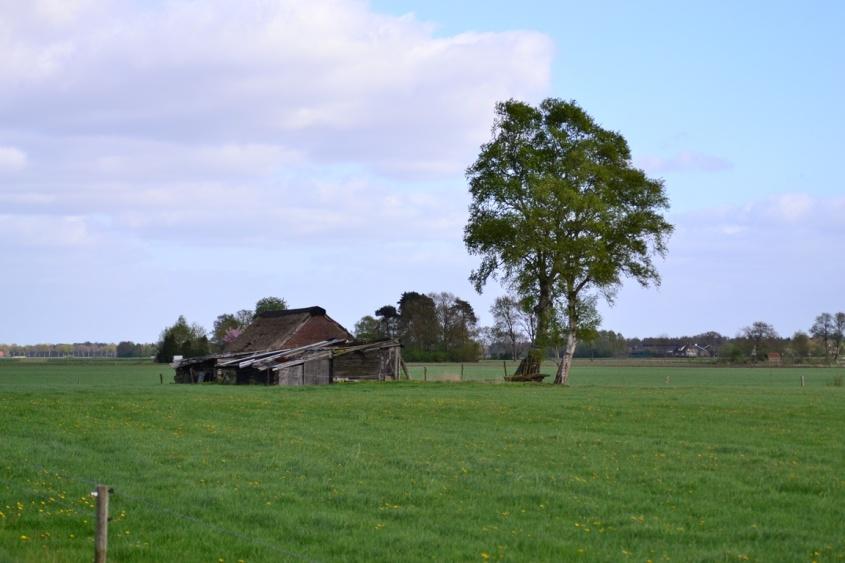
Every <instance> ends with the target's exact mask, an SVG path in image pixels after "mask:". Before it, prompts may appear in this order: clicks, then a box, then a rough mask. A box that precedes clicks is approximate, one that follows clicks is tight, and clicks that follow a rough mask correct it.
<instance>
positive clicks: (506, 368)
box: [502, 360, 508, 377]
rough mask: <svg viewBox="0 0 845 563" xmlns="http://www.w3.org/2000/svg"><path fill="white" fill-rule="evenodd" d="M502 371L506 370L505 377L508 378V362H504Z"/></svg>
mask: <svg viewBox="0 0 845 563" xmlns="http://www.w3.org/2000/svg"><path fill="white" fill-rule="evenodd" d="M502 369H503V370H505V377H507V376H508V361H507V360H502Z"/></svg>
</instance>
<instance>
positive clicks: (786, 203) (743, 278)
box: [604, 193, 845, 336]
mask: <svg viewBox="0 0 845 563" xmlns="http://www.w3.org/2000/svg"><path fill="white" fill-rule="evenodd" d="M843 213H845V197H827V198H825V197H815V196H812V195H809V194H804V193H793V194H780V195H776V196H772V197H770V198H767V199H764V200H757V201H751V202H747V203H745V204H743V205H733V206H723V207H719V208H712V209H704V210H699V211H696V212H689V213H683V214H678V215H676V216H674V217H672V219H671V220H672V221H673V222H675V224H676V226H677V230H676V233H675V235H674V236H673V237H672V239H671V240H670V243H669V254H668V256H667V258H666V260H665V261H664V262H663V263H662V264H660V266H659V270H660V271H661V273H662V275H663V284H662V286H661V287H660V289H659V290H654V289H650V290H640V289H638V288H635V287H633V286H631V287H626V288H625V289H624V290H623V292H622V293H621V294H620V296H619V299H618V300H617V302H616V306H615V307H614V308H612V309H610V310H608V311H606V314H605V315H604V316H605V324H606V326H608V327H610V328H616V329H617V330H621V331H622V332H623V333H625V334H626V336H634V335H639V336H648V335H657V334H661V333H670V334H682V333H687V334H696V333H700V332H704V331H706V330H717V331H719V332H722V333H723V334H727V335H733V334H734V333H736V332H737V331H738V330H739V329H740V328H741V327H743V326H746V325H748V324H750V323H752V322H754V321H757V320H764V321H766V322H770V323H774V325H775V327H776V328H777V329H778V330H779V331H780V332H781V333H782V334H785V335H789V334H792V332H794V331H795V330H798V329H801V328H803V329H805V330H806V328H807V326H809V324H810V322H811V320H812V317H813V316H814V315H816V314H818V313H819V312H821V311H826V310H833V309H836V310H838V308H841V306H842V305H841V303H842V298H841V289H840V286H841V283H839V280H841V279H842V278H843V275H845V270H844V269H843V268H844V267H843V262H842V261H841V260H839V259H838V245H839V244H840V243H841V241H843V240H845V221H842V216H843ZM802 320H803V321H804V322H806V324H807V326H804V325H803V324H800V323H801V321H802Z"/></svg>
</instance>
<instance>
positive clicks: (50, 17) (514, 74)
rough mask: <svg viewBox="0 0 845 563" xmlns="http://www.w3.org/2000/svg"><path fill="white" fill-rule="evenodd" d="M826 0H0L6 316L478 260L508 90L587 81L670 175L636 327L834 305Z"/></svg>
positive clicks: (338, 314)
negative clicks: (470, 233)
mask: <svg viewBox="0 0 845 563" xmlns="http://www.w3.org/2000/svg"><path fill="white" fill-rule="evenodd" d="M843 20H845V5H843V4H841V3H838V2H802V3H795V2H790V3H787V2H742V3H713V2H695V3H680V2H670V1H666V2H637V3H634V2H622V1H619V2H611V1H597V2H589V3H587V2H563V1H540V0H523V1H521V2H510V1H504V0H498V1H491V0H487V1H483V2H482V1H471V0H465V1H462V2H455V1H454V0H451V1H448V2H447V1H440V0H428V1H424V2H423V1H420V0H413V1H412V0H373V1H371V2H366V1H358V0H207V1H203V2H199V1H183V0H171V1H156V2H152V1H141V0H137V1H132V0H33V1H31V2H17V1H13V0H0V274H2V275H0V296H2V299H3V302H2V306H0V342H5V343H18V344H32V343H40V342H74V341H85V340H91V341H105V342H117V341H120V340H133V341H142V342H149V341H154V340H156V339H157V337H158V335H159V333H160V331H161V330H162V328H164V327H165V326H166V325H168V324H172V323H173V322H174V321H175V320H176V318H177V317H178V316H179V315H185V316H186V317H187V318H188V320H189V321H191V322H197V323H200V324H201V325H203V326H205V327H206V328H208V329H210V328H211V326H212V323H213V321H214V319H215V318H216V316H217V315H219V314H221V313H226V312H234V311H236V310H238V309H243V308H251V307H252V306H254V304H255V302H256V301H257V300H258V299H259V298H261V297H264V296H268V295H275V296H279V297H283V298H284V299H286V300H287V302H288V304H289V306H291V307H306V306H311V305H321V306H323V307H325V308H326V309H327V311H328V313H329V315H331V316H332V317H333V318H335V319H336V320H338V321H339V322H341V323H342V324H344V325H345V326H347V327H348V328H352V327H353V325H354V324H355V322H356V321H357V320H358V319H360V318H361V317H362V316H363V315H367V314H372V313H373V312H374V311H375V309H377V308H378V307H380V306H382V305H385V304H389V303H393V304H395V303H396V301H397V300H398V299H399V296H400V295H401V293H402V292H404V291H419V292H431V291H437V292H440V291H449V292H452V293H454V294H456V295H458V296H459V297H462V298H464V299H467V300H468V301H469V302H470V303H471V304H472V305H473V306H474V307H475V309H476V311H477V313H478V314H479V316H480V317H481V321H482V324H489V322H490V315H489V312H488V309H489V307H490V305H491V303H492V302H493V300H494V299H495V297H496V296H498V295H501V294H502V293H503V289H502V288H501V287H499V286H497V285H495V284H491V285H489V286H488V287H487V288H485V290H484V292H483V293H482V294H480V295H479V294H477V293H476V292H475V290H474V289H473V288H472V286H471V285H470V283H469V282H468V279H467V278H468V276H469V274H470V272H471V271H472V269H473V268H474V267H475V266H477V264H478V259H477V258H476V257H471V256H469V255H468V254H467V252H466V250H465V248H464V245H463V242H462V236H463V228H464V225H465V223H466V219H467V206H468V204H469V196H468V193H467V185H466V180H465V178H464V171H465V169H466V167H467V166H468V165H469V164H471V163H472V162H473V161H474V159H475V158H476V157H477V155H478V151H479V147H480V146H481V144H483V143H484V142H486V141H488V140H489V139H490V135H491V126H492V123H493V110H494V105H495V103H496V102H497V101H501V100H505V99H509V98H515V99H520V100H524V101H527V102H530V103H538V102H539V101H541V100H542V99H544V98H546V97H556V98H562V99H573V100H576V101H577V102H578V103H579V104H580V105H581V106H582V107H583V108H584V109H585V110H586V111H587V112H589V113H590V114H591V115H592V116H593V117H594V118H595V119H596V120H597V121H598V122H599V123H600V124H601V125H602V126H604V127H606V128H609V129H613V130H617V131H620V132H621V133H622V134H623V135H624V136H625V138H626V139H627V140H628V142H629V144H630V147H631V150H632V155H633V160H634V163H635V165H636V166H638V167H641V168H643V169H644V170H646V172H647V173H648V174H649V175H650V176H651V177H654V178H662V179H664V181H665V184H666V188H667V193H668V195H669V199H670V202H671V209H670V211H669V213H668V216H669V219H670V221H671V222H672V223H673V224H674V225H675V226H676V231H675V233H674V235H673V236H672V238H671V239H670V241H669V253H668V255H667V257H666V259H664V260H661V261H660V262H659V270H660V272H661V275H662V284H661V286H660V287H659V288H650V289H642V288H639V287H638V286H636V284H632V283H627V284H625V285H624V286H623V287H622V289H621V290H620V291H619V292H618V294H617V297H616V299H615V301H614V303H613V304H612V306H610V305H603V306H602V308H601V313H602V318H603V323H602V326H603V328H605V329H609V330H615V331H618V332H621V333H622V334H624V335H625V336H629V337H633V336H640V337H643V336H657V335H667V334H668V335H692V334H697V333H701V332H705V331H709V330H715V331H718V332H721V333H723V334H726V335H729V336H730V335H734V334H736V333H737V332H738V331H739V330H741V328H742V327H744V326H747V325H750V324H751V323H752V322H754V321H758V320H762V321H766V322H769V323H771V324H773V325H774V327H775V328H776V329H777V330H778V331H779V332H780V333H781V334H782V335H791V334H792V333H793V332H794V331H796V330H807V329H808V328H809V326H810V325H811V324H812V321H813V319H814V318H815V316H816V315H818V314H819V313H821V312H823V311H829V312H835V311H842V310H845V292H843V288H845V259H843V242H845V182H843V179H842V174H841V169H842V164H841V163H842V159H843V157H842V152H843V148H845V143H843V140H842V132H843V131H845V105H844V104H843V103H842V100H843V99H845V39H843V36H842V34H841V25H840V24H841V22H842V21H843Z"/></svg>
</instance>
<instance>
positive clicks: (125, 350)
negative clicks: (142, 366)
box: [0, 342, 156, 358]
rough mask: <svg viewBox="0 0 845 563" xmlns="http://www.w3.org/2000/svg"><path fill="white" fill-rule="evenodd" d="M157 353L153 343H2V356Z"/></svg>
mask: <svg viewBox="0 0 845 563" xmlns="http://www.w3.org/2000/svg"><path fill="white" fill-rule="evenodd" d="M130 348H131V352H130ZM155 353H156V345H155V344H152V343H147V344H135V343H133V342H120V343H119V344H114V343H108V342H75V343H72V344H26V345H21V344H0V356H2V357H26V358H150V357H152V356H154V355H155Z"/></svg>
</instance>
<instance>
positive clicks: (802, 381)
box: [801, 375, 804, 387]
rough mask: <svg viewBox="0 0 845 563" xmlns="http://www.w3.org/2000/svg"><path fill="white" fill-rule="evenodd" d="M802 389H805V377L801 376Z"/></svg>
mask: <svg viewBox="0 0 845 563" xmlns="http://www.w3.org/2000/svg"><path fill="white" fill-rule="evenodd" d="M801 387H804V376H803V375H802V376H801Z"/></svg>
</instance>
